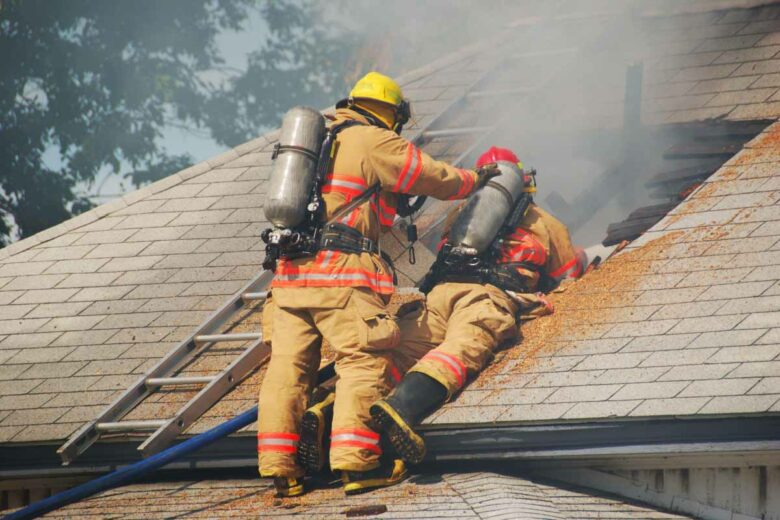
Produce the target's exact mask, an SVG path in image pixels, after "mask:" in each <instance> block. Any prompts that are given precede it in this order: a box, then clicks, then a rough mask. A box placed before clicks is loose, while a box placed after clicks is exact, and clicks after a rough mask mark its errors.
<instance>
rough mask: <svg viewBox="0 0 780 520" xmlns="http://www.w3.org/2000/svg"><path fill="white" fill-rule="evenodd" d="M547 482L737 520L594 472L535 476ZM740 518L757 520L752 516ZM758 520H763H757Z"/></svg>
mask: <svg viewBox="0 0 780 520" xmlns="http://www.w3.org/2000/svg"><path fill="white" fill-rule="evenodd" d="M534 475H535V476H537V477H541V478H542V479H545V480H552V481H553V482H559V483H564V484H569V485H574V486H576V487H579V488H582V489H590V490H596V491H601V492H605V493H607V494H610V495H612V496H617V497H620V498H623V499H628V500H635V501H637V502H640V503H643V504H646V505H650V506H653V507H658V508H660V509H662V510H665V511H671V512H674V513H683V514H688V515H693V516H694V517H696V518H734V517H735V516H734V512H733V511H730V510H727V509H723V508H720V507H716V506H711V505H708V504H702V503H701V502H697V501H695V500H691V499H690V498H685V497H682V496H680V495H675V494H673V493H669V492H664V491H655V490H653V489H650V488H649V487H647V486H637V485H636V484H635V483H633V482H631V481H630V480H628V479H626V478H624V477H621V476H618V475H613V474H610V473H605V472H603V471H598V470H594V469H567V470H549V471H539V472H536V473H534ZM739 518H744V519H748V518H750V519H753V518H755V517H751V516H748V515H744V514H742V515H739ZM755 520H759V519H758V518H755Z"/></svg>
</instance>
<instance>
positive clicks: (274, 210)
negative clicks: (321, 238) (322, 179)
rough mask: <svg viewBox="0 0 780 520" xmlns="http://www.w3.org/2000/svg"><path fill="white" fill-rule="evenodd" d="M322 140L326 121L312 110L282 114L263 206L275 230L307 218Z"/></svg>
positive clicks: (293, 110) (294, 109) (292, 109)
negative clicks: (277, 142) (282, 117)
mask: <svg viewBox="0 0 780 520" xmlns="http://www.w3.org/2000/svg"><path fill="white" fill-rule="evenodd" d="M324 137H325V118H324V117H323V116H322V114H320V113H319V112H318V111H316V110H314V109H313V108H309V107H304V106H298V107H293V108H291V109H290V110H288V111H287V113H286V114H285V115H284V119H283V120H282V128H281V131H280V133H279V144H278V145H277V149H276V157H275V159H274V165H273V170H271V177H270V179H269V181H268V194H267V196H266V199H265V205H264V206H263V210H264V211H265V218H267V219H268V220H269V221H270V222H271V223H272V224H273V225H274V226H275V227H278V228H291V227H294V226H297V225H298V224H300V223H302V222H303V220H304V219H305V218H306V207H307V205H308V204H309V197H310V196H311V189H312V186H313V184H314V180H315V178H316V175H317V160H318V158H319V154H320V148H321V146H322V140H323V139H324Z"/></svg>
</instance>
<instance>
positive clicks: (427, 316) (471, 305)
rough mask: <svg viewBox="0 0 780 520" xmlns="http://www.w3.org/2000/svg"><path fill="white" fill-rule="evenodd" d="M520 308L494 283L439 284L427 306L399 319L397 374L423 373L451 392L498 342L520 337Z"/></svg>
mask: <svg viewBox="0 0 780 520" xmlns="http://www.w3.org/2000/svg"><path fill="white" fill-rule="evenodd" d="M516 312H517V304H515V303H514V302H513V301H512V299H511V298H510V297H509V296H508V295H507V294H506V293H504V291H502V290H500V289H498V288H497V287H494V286H492V285H479V284H473V283H443V284H440V285H437V286H436V287H434V288H433V290H432V291H431V292H430V293H428V295H427V297H426V299H425V302H424V305H423V306H421V307H420V308H418V309H417V310H415V311H413V312H411V313H409V314H407V315H405V316H402V317H401V318H400V320H399V323H398V324H399V327H400V329H401V343H400V345H399V346H398V348H397V349H395V350H394V351H393V356H392V361H393V365H394V368H395V370H397V372H395V370H393V372H395V374H396V375H395V378H396V379H397V377H398V374H399V373H400V374H404V373H406V372H407V371H409V370H411V371H416V372H422V373H423V374H426V375H428V376H430V377H432V378H434V379H435V380H436V381H438V382H439V383H441V384H442V385H444V386H445V387H446V388H447V392H448V394H449V395H450V396H451V395H452V394H453V393H455V392H457V391H458V390H459V389H460V388H461V387H462V386H463V385H464V384H465V382H466V381H467V380H468V378H470V377H473V376H475V375H476V374H478V373H479V372H480V371H481V370H482V369H483V368H484V367H485V365H487V363H488V362H489V361H490V360H491V359H492V358H493V352H494V351H495V349H496V347H498V345H500V344H501V343H502V342H503V341H506V340H509V339H513V338H515V337H516V336H517V330H518V329H517V325H516V322H515V314H516ZM391 370H392V369H391Z"/></svg>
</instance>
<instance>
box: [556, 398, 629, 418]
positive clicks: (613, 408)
mask: <svg viewBox="0 0 780 520" xmlns="http://www.w3.org/2000/svg"><path fill="white" fill-rule="evenodd" d="M641 402H642V401H639V400H637V401H596V402H587V403H577V404H576V405H574V406H573V407H572V408H570V409H569V411H567V412H566V413H565V414H564V415H563V418H564V419H603V418H605V417H625V416H627V415H629V414H630V413H631V410H633V409H634V408H636V406H637V405H639V404H640V403H641Z"/></svg>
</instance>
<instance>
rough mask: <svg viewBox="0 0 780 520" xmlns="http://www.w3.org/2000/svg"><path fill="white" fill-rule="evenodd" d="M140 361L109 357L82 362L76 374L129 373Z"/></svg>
mask: <svg viewBox="0 0 780 520" xmlns="http://www.w3.org/2000/svg"><path fill="white" fill-rule="evenodd" d="M141 363H142V361H141V360H140V359H109V360H99V361H90V362H89V363H86V364H85V363H82V365H83V368H82V369H81V370H80V371H79V373H78V375H79V376H80V377H81V376H105V375H113V374H118V375H123V374H129V373H131V372H132V371H133V370H135V369H136V368H138V366H139V365H140V364H141Z"/></svg>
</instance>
